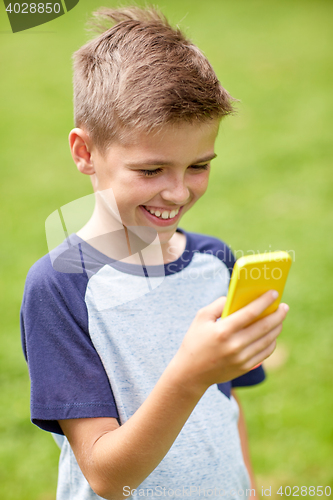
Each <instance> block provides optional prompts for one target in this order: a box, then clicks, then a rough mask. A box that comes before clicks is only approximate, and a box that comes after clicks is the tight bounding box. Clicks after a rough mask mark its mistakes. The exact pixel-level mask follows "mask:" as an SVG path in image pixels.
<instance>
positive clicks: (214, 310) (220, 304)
mask: <svg viewBox="0 0 333 500" xmlns="http://www.w3.org/2000/svg"><path fill="white" fill-rule="evenodd" d="M226 300H227V297H219V298H218V299H217V300H214V302H212V303H211V304H209V306H206V307H203V308H202V309H200V311H198V314H199V316H200V317H201V318H203V319H204V320H207V321H208V320H211V321H216V320H217V319H220V318H221V314H222V311H223V308H224V305H225V303H226Z"/></svg>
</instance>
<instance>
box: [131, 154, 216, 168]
mask: <svg viewBox="0 0 333 500" xmlns="http://www.w3.org/2000/svg"><path fill="white" fill-rule="evenodd" d="M216 157H217V154H215V153H214V154H213V155H209V156H205V157H203V158H199V159H198V160H195V161H194V162H193V163H191V165H197V164H200V163H204V162H208V161H211V160H213V159H214V158H216ZM173 165H174V163H172V162H170V161H161V160H160V159H151V160H146V161H139V162H129V163H127V166H128V167H147V166H154V167H157V166H173Z"/></svg>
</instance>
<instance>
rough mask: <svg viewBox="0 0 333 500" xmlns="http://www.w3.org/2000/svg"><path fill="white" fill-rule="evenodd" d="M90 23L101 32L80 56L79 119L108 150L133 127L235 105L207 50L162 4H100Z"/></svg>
mask: <svg viewBox="0 0 333 500" xmlns="http://www.w3.org/2000/svg"><path fill="white" fill-rule="evenodd" d="M105 21H106V22H107V23H106V24H109V25H110V22H111V23H112V24H113V26H111V27H109V28H107V26H105V24H104V23H105ZM90 24H91V25H92V26H93V27H94V28H95V29H96V28H97V30H98V31H99V32H101V34H100V35H99V36H98V37H97V38H94V39H93V40H91V41H89V42H88V43H87V44H85V45H84V46H83V47H81V48H80V49H79V50H78V51H76V52H75V53H74V55H73V60H74V120H75V126H76V127H80V128H83V129H85V130H86V132H87V133H88V135H89V136H90V138H91V139H92V141H93V142H94V144H95V145H96V146H97V147H98V148H99V149H100V150H101V151H102V152H103V151H105V150H106V149H107V147H108V145H109V144H110V143H111V142H112V140H113V139H114V138H117V139H121V137H122V136H123V135H124V134H125V135H128V133H129V132H132V131H134V130H145V131H147V132H150V131H152V130H154V129H160V128H161V127H163V126H164V125H166V124H178V123H182V122H187V123H194V122H205V121H207V120H209V119H213V118H222V117H223V116H225V115H228V114H230V113H231V112H232V111H233V106H232V102H233V101H235V99H234V98H233V97H231V95H230V94H229V93H228V92H227V91H226V90H225V89H224V88H223V87H222V85H221V84H220V82H219V80H218V78H217V76H216V74H215V72H214V70H213V68H212V67H211V65H210V63H209V62H208V60H207V59H206V57H205V56H204V55H203V54H202V52H201V51H200V50H199V49H198V48H197V47H196V46H195V45H194V44H193V43H192V42H191V41H190V40H188V39H187V38H186V37H185V35H184V34H183V33H182V32H181V31H180V30H179V29H178V28H172V27H171V26H170V24H169V23H168V21H167V19H166V18H165V16H164V15H163V14H161V13H160V12H159V11H157V10H156V9H155V8H153V7H149V8H139V7H127V8H119V9H109V8H101V9H99V10H98V11H96V12H94V13H93V18H92V21H91V22H90Z"/></svg>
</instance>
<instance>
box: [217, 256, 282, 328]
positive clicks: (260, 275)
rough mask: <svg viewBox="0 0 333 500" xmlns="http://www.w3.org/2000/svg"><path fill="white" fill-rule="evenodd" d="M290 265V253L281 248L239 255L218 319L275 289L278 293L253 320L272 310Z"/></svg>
mask: <svg viewBox="0 0 333 500" xmlns="http://www.w3.org/2000/svg"><path fill="white" fill-rule="evenodd" d="M290 266H291V257H290V255H289V254H288V253H287V252H282V251H281V252H268V253H262V254H257V255H245V256H244V257H240V259H238V260H237V261H236V263H235V265H234V268H233V271H232V275H231V279H230V283H229V289H228V295H227V301H226V304H225V306H224V309H223V312H222V318H226V317H227V316H229V315H230V314H232V313H234V312H235V311H238V309H241V308H242V307H244V306H246V305H247V304H249V303H250V302H252V301H253V300H255V299H257V298H258V297H260V295H263V294H264V293H265V292H268V290H276V291H277V292H279V296H278V298H277V299H276V300H275V301H274V302H273V304H271V305H270V306H269V307H268V308H267V309H265V311H264V312H263V313H261V314H260V315H259V316H258V317H257V318H256V320H255V321H258V319H260V318H263V317H264V316H267V315H268V314H271V313H272V312H274V311H276V309H277V308H278V307H279V304H280V301H281V297H282V293H283V290H284V286H285V284H286V281H287V277H288V272H289V269H290Z"/></svg>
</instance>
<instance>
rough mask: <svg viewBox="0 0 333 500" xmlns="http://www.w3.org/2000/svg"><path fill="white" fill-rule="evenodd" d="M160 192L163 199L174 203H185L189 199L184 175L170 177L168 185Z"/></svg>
mask: <svg viewBox="0 0 333 500" xmlns="http://www.w3.org/2000/svg"><path fill="white" fill-rule="evenodd" d="M160 194H161V196H162V198H163V199H164V200H166V201H169V202H172V203H174V204H175V205H185V204H186V203H187V202H188V201H189V200H190V190H189V188H188V186H187V185H186V183H185V179H184V176H177V177H173V178H172V179H170V182H169V184H168V186H167V187H166V188H165V189H163V190H162V191H161V193H160Z"/></svg>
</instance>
